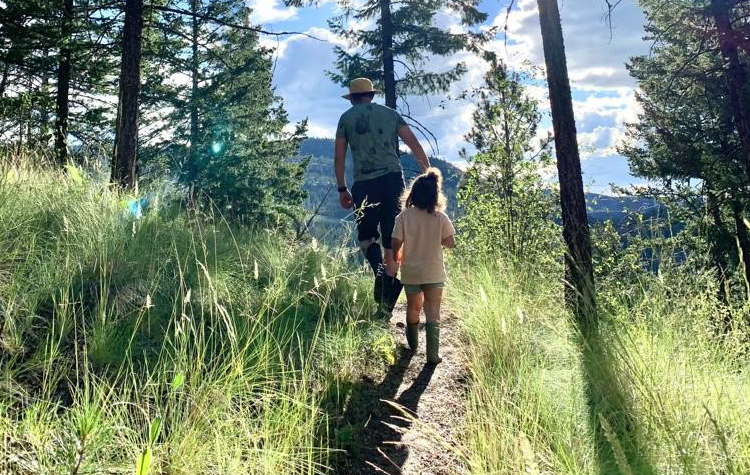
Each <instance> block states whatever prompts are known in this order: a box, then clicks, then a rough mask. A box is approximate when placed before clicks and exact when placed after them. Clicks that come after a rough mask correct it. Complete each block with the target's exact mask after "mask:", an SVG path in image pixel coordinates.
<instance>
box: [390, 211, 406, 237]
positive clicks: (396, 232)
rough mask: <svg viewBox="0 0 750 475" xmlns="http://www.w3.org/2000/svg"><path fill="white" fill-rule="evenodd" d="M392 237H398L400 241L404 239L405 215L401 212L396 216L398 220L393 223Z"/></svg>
mask: <svg viewBox="0 0 750 475" xmlns="http://www.w3.org/2000/svg"><path fill="white" fill-rule="evenodd" d="M391 237H392V238H396V239H398V240H399V241H404V215H403V214H401V213H399V215H398V216H396V222H395V223H394V224H393V231H392V232H391Z"/></svg>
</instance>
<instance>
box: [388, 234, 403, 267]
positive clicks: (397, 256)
mask: <svg viewBox="0 0 750 475" xmlns="http://www.w3.org/2000/svg"><path fill="white" fill-rule="evenodd" d="M403 245H404V241H401V240H399V239H396V238H392V239H391V248H392V249H393V260H394V261H396V263H401V247H402V246H403Z"/></svg>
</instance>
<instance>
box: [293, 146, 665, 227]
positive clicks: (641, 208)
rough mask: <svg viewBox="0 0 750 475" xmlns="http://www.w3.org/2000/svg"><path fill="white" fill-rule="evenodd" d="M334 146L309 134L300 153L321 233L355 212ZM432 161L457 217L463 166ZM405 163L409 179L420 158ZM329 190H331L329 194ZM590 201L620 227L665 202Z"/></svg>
mask: <svg viewBox="0 0 750 475" xmlns="http://www.w3.org/2000/svg"><path fill="white" fill-rule="evenodd" d="M333 148H334V140H333V139H326V138H309V139H306V140H305V141H304V142H302V146H301V147H300V152H299V155H300V156H309V157H311V158H310V164H309V166H308V168H307V176H306V178H305V185H304V187H305V190H307V192H308V199H307V203H306V207H307V208H308V209H310V210H314V209H316V208H317V207H318V206H319V205H320V209H319V211H318V217H316V219H315V229H314V230H313V234H314V235H316V236H318V237H320V236H322V235H323V234H325V233H328V232H330V231H331V229H332V228H335V227H340V223H339V220H341V219H344V218H346V217H347V216H349V215H350V214H351V211H347V210H343V209H341V207H340V206H339V202H338V193H337V191H336V180H335V178H334V175H333ZM346 160H347V164H346V176H347V178H346V180H347V183H348V184H349V185H350V186H351V184H352V183H353V178H352V158H351V154H350V153H349V152H348V151H347V155H346ZM430 162H431V164H432V165H433V166H435V167H437V168H439V169H440V171H441V172H442V173H443V187H444V192H445V195H446V198H447V199H448V214H449V215H450V216H451V217H453V218H456V217H457V216H458V212H459V210H458V202H457V198H456V193H457V192H458V182H459V180H460V178H461V170H460V169H459V168H458V167H456V166H455V165H452V164H451V163H449V162H446V161H445V160H440V159H437V158H432V159H430ZM401 165H402V166H403V168H404V178H405V180H406V182H407V183H408V182H409V181H410V180H411V179H412V178H413V177H415V176H416V175H417V174H418V173H419V167H418V166H417V162H416V160H414V157H413V156H412V155H411V154H404V155H402V156H401ZM329 190H330V191H329ZM326 192H328V195H327V196H326ZM586 204H587V207H588V215H589V221H590V222H591V223H597V222H603V221H608V220H610V221H613V222H614V224H615V226H616V227H617V228H618V229H619V227H620V224H621V223H623V222H624V220H625V218H626V217H627V216H628V215H630V214H632V213H633V212H637V213H642V214H645V215H647V216H654V215H657V214H659V213H661V212H662V211H663V205H660V204H659V203H658V202H657V201H656V200H654V199H651V198H641V197H633V196H608V195H602V194H598V193H586ZM337 235H338V234H337Z"/></svg>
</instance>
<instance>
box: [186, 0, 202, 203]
mask: <svg viewBox="0 0 750 475" xmlns="http://www.w3.org/2000/svg"><path fill="white" fill-rule="evenodd" d="M190 9H191V13H192V14H193V18H192V20H193V31H192V37H191V38H190V41H191V49H192V51H191V52H192V57H191V65H190V75H191V80H192V84H191V89H190V164H189V167H190V168H189V170H188V177H187V178H188V183H189V186H190V200H191V202H192V201H194V200H195V198H196V196H195V195H196V189H195V181H196V179H197V177H198V140H199V137H198V133H199V132H198V80H199V78H198V69H199V62H198V35H199V33H200V31H199V30H200V26H199V23H198V16H197V13H198V9H199V0H192V2H191V3H190Z"/></svg>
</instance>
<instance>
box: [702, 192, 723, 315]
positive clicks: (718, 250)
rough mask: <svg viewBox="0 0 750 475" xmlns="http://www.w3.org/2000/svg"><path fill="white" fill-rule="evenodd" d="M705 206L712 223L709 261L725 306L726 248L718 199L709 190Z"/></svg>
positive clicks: (720, 297)
mask: <svg viewBox="0 0 750 475" xmlns="http://www.w3.org/2000/svg"><path fill="white" fill-rule="evenodd" d="M706 205H707V207H708V212H709V213H710V214H711V219H712V220H713V222H714V229H713V232H709V235H713V239H712V241H713V242H712V243H711V254H712V259H711V261H712V264H713V267H714V272H715V273H716V283H717V285H718V286H719V291H718V297H719V301H721V302H722V303H723V304H725V305H726V304H728V303H729V300H728V298H727V274H726V273H727V260H726V254H725V251H726V248H725V245H724V242H725V240H724V239H722V237H724V236H723V235H724V232H725V228H724V223H723V220H722V219H721V210H720V209H719V203H718V199H717V198H716V194H715V193H714V192H713V191H712V190H711V189H707V190H706ZM724 323H725V325H726V323H727V322H726V321H725V322H724Z"/></svg>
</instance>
